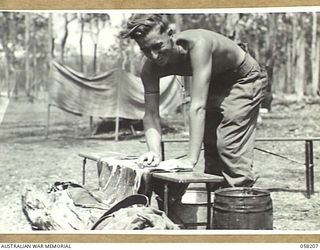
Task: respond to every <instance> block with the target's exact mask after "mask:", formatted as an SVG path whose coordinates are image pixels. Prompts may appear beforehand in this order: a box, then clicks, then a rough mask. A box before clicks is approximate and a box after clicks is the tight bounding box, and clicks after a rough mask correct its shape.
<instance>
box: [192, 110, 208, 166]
mask: <svg viewBox="0 0 320 250" xmlns="http://www.w3.org/2000/svg"><path fill="white" fill-rule="evenodd" d="M205 115H206V111H205V109H204V108H198V109H192V108H191V109H190V111H189V121H190V141H189V152H188V158H189V160H190V161H191V162H192V163H193V164H194V165H195V164H196V163H197V162H198V159H199V155H200V151H201V146H202V141H203V136H204V126H205V125H204V124H205Z"/></svg>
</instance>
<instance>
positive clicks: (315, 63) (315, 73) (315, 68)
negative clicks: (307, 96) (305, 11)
mask: <svg viewBox="0 0 320 250" xmlns="http://www.w3.org/2000/svg"><path fill="white" fill-rule="evenodd" d="M312 21H313V22H312V44H311V65H312V84H311V94H312V95H313V96H315V95H317V91H318V86H319V51H318V46H317V31H318V25H317V12H313V13H312Z"/></svg>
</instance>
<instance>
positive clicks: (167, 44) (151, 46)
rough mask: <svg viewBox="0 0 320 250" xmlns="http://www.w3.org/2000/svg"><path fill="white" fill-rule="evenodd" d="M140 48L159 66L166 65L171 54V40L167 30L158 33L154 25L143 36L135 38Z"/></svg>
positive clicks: (158, 30)
mask: <svg viewBox="0 0 320 250" xmlns="http://www.w3.org/2000/svg"><path fill="white" fill-rule="evenodd" d="M136 42H137V43H138V45H139V46H140V49H141V50H142V52H143V53H144V54H145V56H146V57H148V58H149V59H150V60H152V61H154V62H155V63H156V64H158V65H159V66H164V65H166V64H167V63H168V62H169V60H170V56H171V54H172V41H171V39H170V36H169V35H168V34H167V32H163V33H162V34H161V33H160V29H159V28H158V27H155V28H154V29H152V30H151V31H150V32H149V33H148V34H147V35H146V36H145V37H142V38H138V39H136Z"/></svg>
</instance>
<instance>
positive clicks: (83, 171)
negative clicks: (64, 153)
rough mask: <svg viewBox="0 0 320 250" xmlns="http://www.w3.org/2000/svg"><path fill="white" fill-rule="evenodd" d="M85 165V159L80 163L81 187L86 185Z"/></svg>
mask: <svg viewBox="0 0 320 250" xmlns="http://www.w3.org/2000/svg"><path fill="white" fill-rule="evenodd" d="M86 163H87V158H86V157H84V158H83V163H82V185H84V184H85V183H86Z"/></svg>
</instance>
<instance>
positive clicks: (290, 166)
mask: <svg viewBox="0 0 320 250" xmlns="http://www.w3.org/2000/svg"><path fill="white" fill-rule="evenodd" d="M52 111H53V113H52V116H51V117H52V119H51V129H50V136H49V139H48V140H46V139H45V124H46V116H47V114H46V103H45V102H35V103H29V102H26V101H23V100H18V101H14V100H12V101H11V102H10V104H9V107H8V110H7V112H6V115H5V117H4V120H3V123H2V124H1V125H0V160H1V161H0V172H1V175H0V178H1V180H0V199H1V202H0V214H1V219H0V232H30V231H31V227H30V225H29V224H28V222H27V220H26V218H25V216H24V214H23V213H22V209H21V194H22V191H23V190H24V187H25V186H29V185H32V184H34V183H43V182H48V183H49V184H52V183H53V182H54V181H57V180H62V181H74V182H76V183H81V178H82V172H81V170H82V161H81V158H80V157H79V156H78V153H80V152H105V153H110V154H111V153H112V152H117V153H123V154H125V155H139V154H141V153H143V152H144V151H145V149H146V145H145V144H143V143H140V142H139V140H140V139H141V137H135V138H133V137H132V136H130V135H128V134H129V130H122V131H121V132H122V136H121V140H120V141H118V142H115V141H114V140H113V132H109V133H107V134H104V135H103V138H102V137H101V136H96V137H95V138H94V139H92V138H85V137H87V136H88V135H89V128H88V127H89V118H88V117H76V116H73V115H71V114H68V113H65V112H63V111H61V110H59V109H57V108H53V109H52ZM177 119H178V120H177ZM167 120H168V124H169V125H170V127H171V128H174V129H175V131H176V132H175V133H173V132H170V133H166V134H165V135H164V137H165V138H180V137H183V136H185V133H183V126H182V124H183V122H182V115H181V114H178V115H174V118H173V117H168V119H167ZM76 128H77V129H76ZM258 136H259V137H274V136H279V137H299V136H320V105H319V104H292V105H280V104H277V105H275V106H274V107H273V110H272V112H271V113H269V114H265V115H263V123H262V124H260V126H259V128H258ZM256 146H258V147H259V148H262V149H265V150H269V151H272V152H275V153H278V154H281V155H285V156H286V157H289V158H293V159H296V160H298V161H300V162H304V143H303V142H267V143H266V142H259V143H257V145H256ZM186 147H187V145H186V144H184V143H182V144H177V143H172V144H168V145H167V147H166V149H167V150H166V153H167V157H168V158H170V157H176V156H179V155H182V154H183V153H184V152H185V150H186ZM314 155H315V159H314V161H315V190H316V193H315V194H314V195H313V196H312V197H311V198H310V199H308V198H307V197H306V193H305V190H306V187H305V186H306V184H305V166H304V165H302V164H297V163H293V162H290V161H288V160H285V159H282V158H279V157H276V156H273V155H269V154H266V153H262V152H259V151H255V163H254V167H255V170H256V171H257V172H259V174H260V179H259V180H258V183H257V184H256V186H257V187H262V188H267V189H270V191H271V197H272V200H273V208H274V212H273V215H274V229H275V230H283V231H286V230H299V231H317V232H319V231H320V193H319V191H320V142H315V143H314ZM91 166H92V167H91ZM94 166H95V165H94V164H93V163H88V167H87V180H88V185H90V186H92V187H94V186H96V185H97V179H96V168H95V167H94ZM197 169H198V170H199V171H202V169H203V161H202V160H201V161H200V162H199V164H198V166H197Z"/></svg>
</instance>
